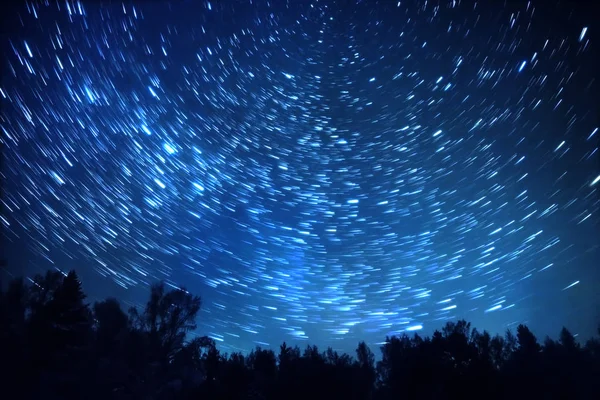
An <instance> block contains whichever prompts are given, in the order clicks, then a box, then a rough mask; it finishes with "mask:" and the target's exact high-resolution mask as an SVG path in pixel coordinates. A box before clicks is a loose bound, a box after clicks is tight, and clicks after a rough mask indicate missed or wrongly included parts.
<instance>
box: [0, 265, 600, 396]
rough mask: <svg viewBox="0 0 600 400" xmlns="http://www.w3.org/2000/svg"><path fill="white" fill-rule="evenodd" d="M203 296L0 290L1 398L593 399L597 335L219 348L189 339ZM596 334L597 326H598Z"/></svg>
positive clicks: (443, 335)
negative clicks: (143, 297)
mask: <svg viewBox="0 0 600 400" xmlns="http://www.w3.org/2000/svg"><path fill="white" fill-rule="evenodd" d="M199 309H200V298H199V297H196V296H193V295H191V294H189V293H187V292H185V291H182V290H172V291H166V289H165V287H164V286H162V285H157V286H155V287H153V288H152V291H151V293H150V298H149V300H148V304H147V305H146V308H145V309H144V310H141V311H140V310H136V309H131V310H129V311H128V313H125V312H124V311H123V310H122V309H121V307H120V305H119V303H118V302H117V301H116V300H114V299H107V300H105V301H102V302H100V303H95V304H94V305H93V306H89V305H87V304H86V303H85V295H84V293H83V292H82V290H81V283H80V282H79V280H78V278H77V276H76V274H75V273H74V272H71V273H69V274H68V275H67V276H63V275H62V274H60V273H57V272H49V273H47V274H46V276H43V277H42V276H39V277H37V278H36V279H34V283H33V284H31V285H26V284H25V283H24V281H23V280H15V281H13V282H11V283H10V284H9V285H8V287H7V288H6V290H5V291H3V292H2V293H0V354H1V356H0V363H2V365H1V366H0V371H1V373H0V383H1V389H0V390H1V392H0V397H1V398H6V399H30V398H35V399H90V400H91V399H103V400H104V399H278V400H279V399H281V400H285V399H308V400H317V399H327V400H331V399H525V398H527V399H597V398H600V340H599V339H598V338H594V339H591V340H589V341H588V342H587V343H586V344H585V345H584V346H581V345H580V344H579V343H577V341H576V340H575V338H574V337H573V335H572V334H571V333H570V332H569V331H568V330H566V329H564V328H563V330H562V331H561V332H560V338H559V340H558V341H553V340H550V339H546V340H545V341H544V343H543V344H540V343H539V342H538V340H537V339H536V337H535V336H534V335H533V334H532V333H531V332H530V331H529V329H528V328H527V327H526V326H523V325H520V326H519V327H518V328H517V331H516V335H515V334H513V333H512V332H510V331H507V332H506V335H505V336H504V337H500V336H495V337H491V336H490V335H489V334H488V333H487V332H485V331H484V332H478V331H477V330H476V329H471V327H470V324H469V323H467V322H465V321H458V322H456V323H454V322H450V323H447V324H446V326H444V327H443V328H442V330H441V331H436V332H435V333H434V334H433V336H432V337H421V336H418V335H414V336H412V337H409V336H402V337H391V338H387V340H386V344H385V345H383V346H382V347H381V352H382V359H381V361H379V362H377V363H376V362H375V359H374V355H373V353H372V352H371V350H370V349H369V348H368V347H367V346H366V344H365V343H362V342H361V343H359V344H358V347H357V349H356V355H355V357H352V356H350V355H347V354H338V353H336V352H335V351H332V350H331V349H327V350H326V351H324V352H320V351H319V350H318V349H317V347H316V346H308V347H307V348H306V349H304V350H303V351H301V350H300V349H299V348H298V347H288V346H287V345H286V344H285V343H284V344H283V345H281V347H280V350H279V353H278V354H275V353H274V352H273V351H272V350H264V349H260V348H257V349H256V350H254V351H252V352H251V353H250V354H249V355H247V356H244V355H241V354H237V353H233V354H229V355H228V354H223V353H220V352H219V350H218V349H217V348H216V346H215V343H214V341H213V340H212V339H210V338H208V337H201V338H196V339H193V340H191V341H186V333H187V332H188V331H190V330H193V329H195V320H196V314H197V313H198V310H199ZM599 333H600V332H599Z"/></svg>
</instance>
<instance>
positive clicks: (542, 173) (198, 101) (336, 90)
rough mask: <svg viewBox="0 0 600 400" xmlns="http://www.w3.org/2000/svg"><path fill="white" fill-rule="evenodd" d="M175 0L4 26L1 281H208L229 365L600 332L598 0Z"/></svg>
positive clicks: (134, 290)
mask: <svg viewBox="0 0 600 400" xmlns="http://www.w3.org/2000/svg"><path fill="white" fill-rule="evenodd" d="M170 3H171V4H168V3H166V2H160V1H144V2H139V1H138V2H135V3H129V2H127V3H126V4H125V5H123V4H120V3H118V2H112V3H110V4H108V3H107V4H104V5H102V4H101V3H100V2H96V1H95V2H82V3H77V2H71V1H70V0H69V1H67V2H65V1H62V0H61V1H60V2H58V3H55V2H52V1H48V2H40V3H36V4H35V5H34V4H32V3H21V4H20V5H18V6H16V7H15V6H13V9H12V10H10V11H6V12H5V13H4V19H5V23H4V31H5V33H4V35H3V36H2V38H1V40H2V49H3V53H4V54H3V57H2V63H3V65H2V84H1V88H0V97H1V99H0V100H1V106H2V110H1V121H0V123H1V126H2V130H3V132H2V137H1V140H2V145H3V149H2V151H3V164H2V179H3V180H2V197H1V198H2V211H1V214H0V218H1V224H2V231H3V251H4V258H5V259H6V261H7V265H8V266H7V269H6V270H5V271H4V273H3V274H2V279H7V278H8V277H10V276H11V275H25V276H27V277H32V276H33V275H35V274H36V273H43V272H44V271H46V270H48V269H52V268H57V269H60V270H62V271H68V270H70V269H75V270H76V271H77V272H78V273H79V274H80V277H81V278H82V280H83V282H84V288H85V290H86V292H87V293H88V294H89V298H88V299H89V301H90V302H92V301H95V300H97V299H102V298H104V297H107V296H113V297H117V298H119V299H121V300H122V301H123V302H124V306H125V307H128V306H129V305H136V304H137V305H141V304H143V303H145V301H146V299H147V294H148V286H149V285H150V284H151V283H154V282H156V281H157V280H159V279H160V280H164V281H165V282H166V283H167V284H168V285H170V286H173V287H181V286H184V287H185V288H187V289H188V290H189V291H190V292H193V293H195V294H198V295H200V296H202V299H203V307H202V311H201V313H200V316H199V321H198V322H199V324H198V331H197V333H198V334H200V335H204V334H207V335H209V336H211V337H213V338H214V339H215V340H216V341H217V344H218V345H219V348H221V349H224V350H225V351H232V350H239V349H242V350H249V349H250V348H252V347H254V346H255V345H257V344H260V345H263V346H267V345H270V346H272V347H274V348H276V347H277V346H278V345H279V344H281V342H283V341H284V340H285V341H287V342H288V343H292V344H299V345H300V346H304V345H305V344H306V343H311V344H317V345H319V346H329V345H331V346H333V347H334V348H336V349H342V350H345V351H351V350H352V349H353V348H354V346H355V345H356V343H357V342H358V341H359V340H365V341H366V342H367V343H368V344H370V345H375V344H376V343H380V342H382V341H383V340H384V339H385V337H386V335H392V334H401V333H403V332H407V331H408V332H410V331H421V332H422V333H425V334H429V333H431V332H432V330H433V329H436V328H439V327H441V326H442V325H443V324H444V321H446V320H449V319H457V318H465V319H467V320H469V321H471V322H472V323H473V325H474V326H475V327H477V328H480V329H487V330H489V331H491V332H492V333H502V332H503V331H504V330H505V329H507V328H509V327H513V328H514V326H515V324H518V323H526V324H528V325H529V326H530V327H531V328H532V330H533V331H534V333H535V334H537V335H538V336H539V337H541V338H543V337H544V336H545V335H546V334H550V335H556V334H557V333H558V332H559V330H560V329H561V327H562V326H563V325H565V326H567V327H568V328H569V329H571V331H572V332H573V333H575V334H579V335H580V337H582V338H587V337H589V336H590V335H592V334H593V333H594V332H595V328H596V327H597V326H598V323H599V322H600V308H599V307H598V306H599V304H600V261H598V260H600V255H599V251H598V250H599V242H600V239H599V238H600V232H599V231H600V229H599V227H600V200H599V199H600V198H599V196H598V194H599V189H600V170H599V160H600V158H599V157H600V156H599V154H598V138H599V137H600V133H599V132H598V125H599V124H598V110H599V105H598V93H600V89H599V85H598V71H600V67H599V66H598V61H597V60H598V50H597V42H595V41H594V37H595V36H594V35H596V34H597V32H594V31H595V30H596V29H595V26H593V25H592V23H593V22H594V21H593V19H594V18H596V19H597V17H596V15H595V14H594V12H593V11H594V10H592V9H591V7H592V5H591V4H592V3H593V2H592V1H590V2H587V3H586V2H571V3H569V2H563V3H556V2H554V1H546V0H544V1H538V2H527V1H485V2H473V1H469V0H465V1H458V0H455V1H445V0H443V1H440V2H435V1H419V2H417V1H401V2H395V1H391V0H390V1H379V2H377V1H367V0H365V1H360V0H355V1H350V0H348V1H337V2H336V1H317V0H314V1H309V0H306V1H305V0H289V1H287V2H286V1H284V0H281V1H280V0H272V1H271V2H268V1H264V0H252V1H250V0H243V1H242V0H236V1H234V0H223V1H213V2H210V3H209V2H202V1H193V0H189V1H173V2H170ZM578 3H580V4H579V5H577V4H578ZM581 3H584V4H589V5H588V6H585V7H587V9H586V8H582V6H581Z"/></svg>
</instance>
